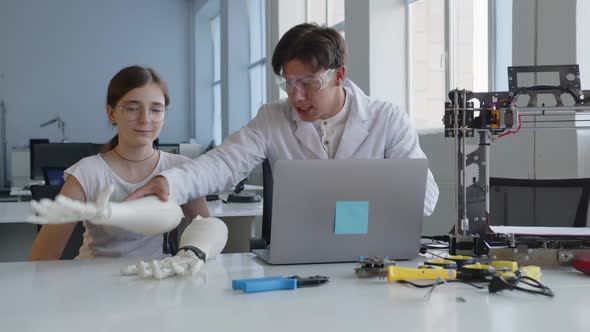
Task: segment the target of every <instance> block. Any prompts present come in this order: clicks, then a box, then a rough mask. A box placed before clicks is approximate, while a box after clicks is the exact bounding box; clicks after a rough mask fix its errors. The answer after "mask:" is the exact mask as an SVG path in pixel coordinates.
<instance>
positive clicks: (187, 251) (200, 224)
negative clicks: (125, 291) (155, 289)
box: [121, 216, 227, 279]
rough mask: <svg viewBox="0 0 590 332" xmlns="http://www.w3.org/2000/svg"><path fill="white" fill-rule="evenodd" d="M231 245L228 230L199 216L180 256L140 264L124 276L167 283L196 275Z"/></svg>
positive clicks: (186, 233)
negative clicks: (166, 281)
mask: <svg viewBox="0 0 590 332" xmlns="http://www.w3.org/2000/svg"><path fill="white" fill-rule="evenodd" d="M226 242H227V226H226V225H225V223H224V222H223V221H221V220H220V219H217V218H201V217H200V216H197V217H196V218H195V219H193V221H192V223H191V224H190V225H189V226H188V227H187V228H186V229H185V230H184V232H183V233H182V236H181V238H180V249H179V250H178V253H177V254H176V256H172V257H166V258H164V259H163V260H152V261H150V262H149V263H146V262H144V261H140V262H139V263H138V264H137V265H128V266H126V267H124V268H122V269H121V274H122V275H135V274H137V275H139V276H140V277H142V278H155V279H164V278H168V277H171V276H174V275H180V276H183V275H187V274H190V275H193V274H195V273H197V272H198V271H199V270H200V269H201V267H202V266H203V264H204V263H205V261H207V260H209V259H212V258H215V256H217V255H218V254H219V253H220V252H221V250H223V247H225V243H226Z"/></svg>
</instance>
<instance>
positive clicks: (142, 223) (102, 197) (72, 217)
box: [27, 187, 183, 235]
mask: <svg viewBox="0 0 590 332" xmlns="http://www.w3.org/2000/svg"><path fill="white" fill-rule="evenodd" d="M112 193H113V187H108V188H106V189H104V190H102V191H100V192H99V193H98V194H97V196H96V197H97V198H96V202H80V201H75V200H73V199H71V198H68V197H65V196H62V195H58V196H57V197H56V199H55V201H52V200H50V199H42V200H40V201H39V202H37V201H31V207H32V208H33V210H34V212H35V213H36V215H33V216H30V217H29V218H27V221H28V222H31V223H35V224H65V223H70V222H76V221H80V220H88V221H89V222H91V223H93V224H96V225H109V226H117V227H121V228H124V229H126V230H129V231H132V232H136V233H140V234H145V235H156V234H162V233H165V232H167V231H170V230H172V229H174V227H176V226H177V225H178V224H179V223H180V221H181V220H182V217H183V213H182V209H181V208H180V206H178V205H177V204H175V203H174V202H171V201H168V202H162V201H160V200H159V199H158V198H157V197H155V196H147V197H144V198H141V199H138V200H135V201H129V202H121V203H116V202H109V198H110V197H111V194H112Z"/></svg>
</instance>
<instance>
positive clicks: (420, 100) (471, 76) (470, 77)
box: [408, 0, 489, 128]
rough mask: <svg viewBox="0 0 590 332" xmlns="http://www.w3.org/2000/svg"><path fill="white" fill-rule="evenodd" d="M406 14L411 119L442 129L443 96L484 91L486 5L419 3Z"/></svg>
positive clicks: (466, 0) (458, 0) (461, 0)
mask: <svg viewBox="0 0 590 332" xmlns="http://www.w3.org/2000/svg"><path fill="white" fill-rule="evenodd" d="M408 9H409V29H408V33H409V44H410V45H409V52H410V53H409V57H408V59H409V60H408V61H409V66H410V76H409V77H410V79H409V85H410V114H411V116H412V119H413V121H414V124H415V126H416V127H417V128H441V127H442V126H443V123H442V120H441V119H442V117H443V113H444V111H443V105H444V102H445V101H446V99H447V97H446V94H447V92H448V91H449V90H451V89H454V88H457V87H458V88H461V89H468V90H472V91H488V82H489V75H488V68H489V66H488V0H448V1H440V0H418V1H415V2H413V3H411V4H410V5H409V6H408Z"/></svg>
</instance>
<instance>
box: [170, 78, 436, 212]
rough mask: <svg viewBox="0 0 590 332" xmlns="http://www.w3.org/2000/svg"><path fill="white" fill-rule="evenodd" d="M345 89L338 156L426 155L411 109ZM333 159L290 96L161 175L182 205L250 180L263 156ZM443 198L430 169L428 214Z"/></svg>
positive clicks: (351, 87)
mask: <svg viewBox="0 0 590 332" xmlns="http://www.w3.org/2000/svg"><path fill="white" fill-rule="evenodd" d="M344 88H345V89H346V91H347V94H348V96H349V97H350V98H351V103H350V107H351V108H350V114H349V117H348V120H347V121H346V126H345V128H344V132H343V133H342V138H341V140H340V144H339V145H338V149H337V151H336V155H335V159H351V158H353V159H354V158H356V159H371V158H374V159H383V158H392V159H393V158H426V156H425V155H424V152H422V149H421V148H420V146H419V144H418V134H417V132H416V130H415V128H414V126H413V125H412V122H411V121H410V119H409V117H408V115H407V114H406V112H404V111H402V110H400V109H399V107H397V106H395V105H393V104H391V103H389V102H385V101H380V100H377V99H375V98H371V97H369V96H367V95H365V93H364V92H363V91H362V90H361V89H360V88H359V87H357V86H356V85H355V84H354V83H353V82H352V81H350V80H348V79H347V80H345V82H344ZM267 158H268V160H269V162H270V165H271V167H273V165H274V162H275V161H276V160H285V159H287V160H293V159H328V154H327V152H326V151H325V150H324V148H323V147H322V145H321V141H320V137H319V135H318V132H317V130H316V129H315V127H314V125H313V123H311V122H305V121H302V120H301V119H300V118H299V115H298V114H297V112H296V111H295V110H294V109H293V108H292V107H291V104H290V103H289V101H288V100H283V101H279V102H275V103H269V104H265V105H263V106H262V107H261V108H260V110H259V111H258V114H257V115H256V117H255V118H254V119H252V121H250V122H249V123H248V124H247V125H246V126H244V127H243V128H242V129H240V130H239V131H237V132H235V133H234V134H232V135H231V136H229V137H228V138H227V139H226V140H225V141H224V142H223V144H221V145H220V146H219V147H217V148H216V149H214V150H211V151H209V152H208V153H207V154H205V155H202V156H200V157H199V158H197V159H195V160H194V161H192V162H189V163H185V164H182V165H180V166H179V167H178V168H174V169H169V170H166V171H164V172H163V173H161V174H160V175H163V176H164V177H166V179H167V180H168V183H169V185H170V198H171V199H173V200H175V201H176V202H177V203H178V204H183V203H185V202H187V201H188V200H190V199H194V198H197V197H202V196H205V195H207V194H211V193H216V192H220V191H223V190H225V189H227V188H229V187H231V186H233V185H236V184H237V183H238V182H239V181H241V180H242V179H244V178H246V177H247V176H248V174H249V173H250V171H252V169H253V168H254V167H256V166H257V165H259V164H261V163H262V162H263V160H264V159H267ZM437 200H438V186H437V185H436V182H435V181H434V178H433V176H432V173H431V172H430V170H429V171H428V179H427V184H426V198H425V202H424V214H425V215H430V214H431V213H432V211H433V210H434V207H435V206H436V201H437Z"/></svg>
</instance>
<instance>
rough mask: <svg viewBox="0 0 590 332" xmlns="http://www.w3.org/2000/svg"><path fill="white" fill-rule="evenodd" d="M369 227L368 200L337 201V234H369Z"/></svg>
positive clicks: (335, 228) (335, 226)
mask: <svg viewBox="0 0 590 332" xmlns="http://www.w3.org/2000/svg"><path fill="white" fill-rule="evenodd" d="M368 229H369V202H368V201H337V202H336V222H335V225H334V233H336V234H367V231H368Z"/></svg>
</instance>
